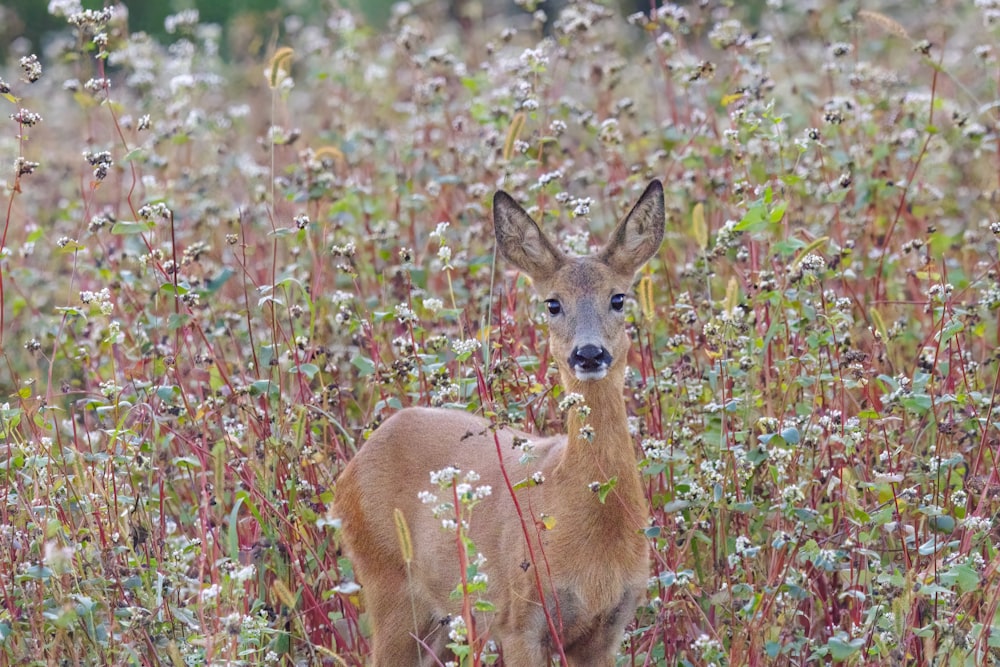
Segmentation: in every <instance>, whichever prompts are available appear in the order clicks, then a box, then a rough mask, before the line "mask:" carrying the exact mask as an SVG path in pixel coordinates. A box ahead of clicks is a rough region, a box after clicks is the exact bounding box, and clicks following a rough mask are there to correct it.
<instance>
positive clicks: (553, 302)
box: [545, 299, 562, 315]
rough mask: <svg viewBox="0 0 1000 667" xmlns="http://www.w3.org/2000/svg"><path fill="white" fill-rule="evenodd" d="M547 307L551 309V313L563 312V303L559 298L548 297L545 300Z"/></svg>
mask: <svg viewBox="0 0 1000 667" xmlns="http://www.w3.org/2000/svg"><path fill="white" fill-rule="evenodd" d="M545 307H546V308H548V309H549V315H558V314H559V313H561V312H562V304H561V303H559V299H548V300H547V301H546V302H545Z"/></svg>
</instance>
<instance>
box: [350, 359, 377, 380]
mask: <svg viewBox="0 0 1000 667" xmlns="http://www.w3.org/2000/svg"><path fill="white" fill-rule="evenodd" d="M351 365H352V366H354V367H355V368H357V369H358V375H360V376H361V377H368V376H369V375H372V374H373V373H375V362H374V361H372V360H371V359H369V358H368V357H363V356H361V355H360V354H356V355H354V358H353V359H351Z"/></svg>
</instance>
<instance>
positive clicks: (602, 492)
mask: <svg viewBox="0 0 1000 667" xmlns="http://www.w3.org/2000/svg"><path fill="white" fill-rule="evenodd" d="M616 486H618V478H617V477H612V478H611V479H609V480H608V481H606V482H602V483H601V485H600V486H598V487H597V499H598V500H599V501H600V503H601V504H602V505H603V504H604V501H605V500H607V498H608V494H609V493H611V489H613V488H615V487H616Z"/></svg>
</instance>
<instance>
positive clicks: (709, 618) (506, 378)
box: [0, 0, 1000, 666]
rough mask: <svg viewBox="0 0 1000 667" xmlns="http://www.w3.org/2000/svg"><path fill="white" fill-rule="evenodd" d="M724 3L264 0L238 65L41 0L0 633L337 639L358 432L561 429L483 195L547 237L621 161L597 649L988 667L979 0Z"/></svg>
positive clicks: (992, 545)
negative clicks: (627, 223) (616, 450)
mask: <svg viewBox="0 0 1000 667" xmlns="http://www.w3.org/2000/svg"><path fill="white" fill-rule="evenodd" d="M524 4H530V3H524ZM291 6H292V3H289V7H291ZM752 9H753V11H750V10H749V9H747V10H743V9H740V8H739V7H729V6H728V5H727V4H726V3H706V4H704V5H698V6H687V5H685V6H679V5H664V6H659V5H658V6H657V7H656V8H655V9H654V10H653V11H652V15H650V13H647V14H642V15H634V16H628V17H626V16H622V15H621V14H619V12H618V11H617V9H615V8H614V7H613V6H612V5H610V4H608V5H604V4H599V3H590V2H571V3H568V6H567V7H566V9H565V10H564V11H563V12H562V13H561V14H560V15H559V16H553V17H545V16H542V15H541V14H540V13H539V11H540V10H537V8H536V9H535V10H534V11H535V14H530V13H527V12H523V13H520V14H517V15H505V16H499V15H498V16H492V17H483V18H475V17H473V18H470V19H468V20H466V21H464V22H463V23H461V24H456V23H451V22H450V20H449V19H448V16H447V13H446V11H445V9H444V7H443V6H441V5H440V4H438V3H435V2H417V3H412V4H410V5H403V4H401V5H398V6H397V8H396V10H395V12H394V15H393V18H392V20H391V22H390V25H389V27H388V30H387V31H385V32H377V31H375V30H373V29H371V28H370V27H368V26H366V25H365V24H364V23H363V21H362V19H361V18H359V16H357V15H355V14H351V13H349V12H348V11H345V10H342V9H338V8H333V7H331V8H330V10H329V13H328V14H325V15H323V16H319V17H311V18H310V19H309V20H306V19H304V18H303V17H297V16H295V15H294V13H292V12H291V11H288V13H287V16H286V17H285V18H284V19H283V20H282V21H281V24H280V26H278V27H279V28H280V30H279V31H277V32H280V34H281V35H282V37H281V39H280V40H279V41H278V42H277V43H275V44H274V46H273V48H272V49H271V53H272V54H273V56H272V57H271V58H270V60H268V61H267V62H252V61H250V60H249V59H247V58H241V57H236V58H234V59H232V60H229V61H224V60H223V59H221V58H220V56H219V53H220V51H221V50H222V44H221V43H220V40H221V39H222V32H221V30H220V28H219V26H215V25H210V24H207V23H204V22H202V21H201V20H200V18H199V16H198V15H197V13H191V12H185V13H181V14H177V15H174V16H172V17H170V19H168V26H167V31H168V33H169V34H170V35H172V38H171V42H170V43H169V44H167V45H161V44H159V43H157V42H155V41H153V40H152V39H151V38H149V37H147V36H145V35H143V34H139V33H130V32H129V31H128V28H127V16H126V13H125V10H124V9H123V8H122V7H119V6H115V7H110V8H109V9H108V10H105V11H103V12H85V11H83V10H81V9H80V8H79V7H78V6H74V3H72V2H52V3H50V11H51V12H53V13H55V14H57V15H60V16H62V17H64V18H65V19H66V20H67V23H66V30H65V32H64V33H63V34H62V35H61V36H60V37H59V38H58V39H56V40H54V41H52V42H51V43H50V44H49V45H48V46H47V47H46V51H45V52H44V53H39V54H37V57H35V56H34V55H32V54H27V53H25V54H17V53H15V54H13V57H12V58H9V59H8V65H7V67H5V68H4V70H3V71H2V74H0V93H2V94H3V97H4V98H5V100H3V101H0V105H3V106H5V107H6V109H7V111H6V113H5V115H4V117H5V118H8V117H9V120H8V121H7V125H6V129H5V130H3V131H2V132H0V153H2V154H3V155H5V156H7V157H6V158H5V163H6V165H7V166H6V167H5V169H6V176H5V178H4V181H3V187H2V192H0V194H2V199H0V201H2V202H3V204H4V206H3V218H2V219H3V229H2V235H0V249H2V256H0V269H2V273H0V278H2V281H0V302H2V310H0V312H2V326H0V356H2V360H0V361H2V363H0V368H2V370H0V378H2V379H0V387H2V389H3V394H4V395H3V397H2V399H0V402H2V407H0V435H2V441H0V443H2V444H0V479H2V484H0V664H32V665H90V664H94V665H96V664H102V665H103V664H108V665H119V664H122V665H124V664H129V665H132V664H137V665H174V666H176V665H181V664H205V663H210V664H330V665H335V664H336V665H343V664H347V665H361V664H364V661H365V655H366V652H367V648H368V646H367V640H366V634H365V633H366V626H365V622H364V617H363V615H362V614H363V605H362V603H361V598H360V596H359V593H358V589H357V586H356V585H355V584H354V583H353V578H352V574H351V569H350V563H349V562H348V561H346V559H343V558H342V557H341V556H340V554H339V552H338V546H337V534H336V530H335V521H333V519H332V518H331V517H330V516H328V512H327V510H328V507H329V506H330V503H331V501H332V498H333V495H334V494H335V492H336V482H335V480H336V475H337V472H338V471H339V470H340V469H341V468H342V467H343V465H344V463H345V462H346V461H347V460H349V459H350V457H351V456H352V454H353V452H354V451H356V448H357V447H359V446H360V445H361V444H362V442H363V440H364V437H365V435H366V433H368V432H370V430H371V429H372V428H373V427H374V426H376V425H377V424H378V423H379V422H380V421H381V420H382V419H384V418H385V417H386V416H387V415H388V414H390V413H391V412H392V411H393V410H395V409H398V408H399V407H401V406H404V405H411V404H427V405H441V406H450V407H454V408H455V409H465V410H470V411H486V412H487V413H488V414H489V415H491V416H492V417H494V418H495V419H497V420H498V421H503V422H512V423H516V424H518V425H520V426H522V427H523V428H527V429H529V430H538V431H543V432H557V431H559V430H560V429H561V414H560V412H559V410H558V401H559V397H560V389H559V387H558V386H554V382H555V378H556V376H555V375H554V374H553V373H552V372H551V371H552V368H553V367H552V366H551V364H550V360H549V358H548V356H547V352H546V349H545V346H544V343H543V341H544V340H545V331H544V328H545V324H544V322H545V320H544V318H543V317H542V311H543V309H542V308H541V307H540V305H539V304H537V303H535V302H534V299H533V298H532V297H531V296H530V294H531V291H530V290H529V289H526V287H525V285H524V284H523V279H520V278H519V277H517V276H515V275H514V274H513V273H512V272H511V271H510V270H509V269H508V268H507V267H505V266H503V265H502V264H497V265H495V264H494V257H493V250H494V249H493V242H492V228H491V222H490V219H489V207H488V204H489V201H490V198H491V196H492V193H493V192H494V190H496V189H497V188H499V187H503V188H504V189H507V190H509V191H511V192H512V193H513V194H514V196H515V197H516V199H518V201H520V202H523V203H525V204H526V205H527V206H529V207H530V209H531V212H532V213H533V214H534V215H536V217H538V218H541V219H542V220H543V221H544V224H545V225H546V226H547V227H548V228H549V229H550V230H559V238H560V239H561V242H562V243H563V245H564V246H565V248H566V249H567V250H570V251H573V252H586V251H587V250H588V248H589V247H590V246H591V245H592V243H594V244H596V240H597V239H603V238H604V237H605V235H606V234H607V232H608V231H609V230H610V229H611V225H612V224H613V223H614V221H615V220H616V219H617V218H618V216H620V215H621V214H622V213H623V212H624V209H623V207H624V206H626V205H627V204H629V203H630V202H631V201H632V200H634V198H635V195H636V194H637V191H638V190H639V189H641V188H642V186H644V185H645V183H646V182H647V181H648V180H649V179H650V178H652V177H657V178H661V179H664V181H665V184H666V189H667V201H668V221H667V225H668V229H667V233H668V239H667V242H666V243H665V245H664V247H663V248H662V249H661V252H660V254H659V256H658V258H656V259H654V261H653V263H652V265H651V269H650V270H649V272H648V273H647V274H646V275H644V276H643V277H642V279H641V280H640V282H639V284H638V285H637V290H636V295H635V296H636V298H635V299H633V300H632V301H631V302H630V304H629V305H628V306H627V308H629V309H630V313H631V318H632V320H633V321H634V327H633V335H634V341H635V345H634V346H633V352H634V356H633V358H632V359H631V369H632V370H631V372H630V375H629V381H628V388H627V394H628V395H627V400H628V403H629V410H630V414H631V415H634V416H633V417H632V418H631V426H632V430H633V432H634V435H635V442H636V445H637V447H638V448H641V453H642V456H641V461H640V466H641V468H642V471H643V474H644V476H645V477H644V478H645V480H646V483H647V489H648V497H649V501H650V504H651V507H652V510H653V521H652V524H651V525H650V527H649V529H648V531H647V534H648V537H649V542H650V549H651V551H652V553H653V554H654V568H653V570H652V571H651V572H650V584H649V592H648V598H647V600H646V601H645V602H644V603H643V605H642V607H641V609H640V611H639V613H638V615H637V617H636V620H635V622H634V623H633V624H632V625H631V626H630V631H629V633H628V636H627V637H625V638H624V644H623V649H622V652H621V656H622V657H621V658H620V662H621V664H623V665H625V664H627V665H675V664H677V665H723V664H728V665H763V664H775V665H803V664H812V663H834V662H846V663H850V664H862V663H863V664H870V665H900V664H907V665H932V664H933V665H974V664H987V663H990V662H992V661H995V660H996V659H997V647H998V646H1000V635H998V631H1000V625H998V621H997V607H998V603H1000V595H998V587H997V581H998V576H1000V575H998V572H997V566H996V563H997V562H998V561H997V559H996V556H997V544H998V539H1000V536H998V533H997V529H996V527H995V526H994V519H995V515H996V512H997V509H998V500H997V499H998V496H1000V493H998V489H1000V476H998V471H997V468H996V466H997V462H996V456H997V455H996V452H997V447H998V442H1000V438H998V432H997V427H996V425H995V423H994V414H995V410H996V408H995V405H996V402H997V386H998V383H1000V373H998V355H997V349H998V347H1000V340H998V334H997V324H998V322H997V309H998V308H1000V267H998V265H997V249H998V246H997V240H996V239H997V235H998V234H1000V217H998V210H1000V150H998V141H1000V139H998V137H1000V133H998V129H1000V127H998V119H1000V67H998V64H997V57H998V55H1000V53H998V50H1000V6H998V5H997V4H996V3H995V2H992V1H991V0H976V2H951V3H945V4H940V3H923V2H921V3H917V4H914V3H892V2H887V3H884V4H881V5H873V6H866V9H865V10H864V11H855V10H854V9H852V8H849V7H847V6H844V5H842V4H841V3H836V2H825V1H824V0H820V1H819V2H815V3H812V4H810V5H809V6H808V7H806V6H804V5H800V4H798V3H786V4H783V3H781V2H780V0H779V1H776V2H768V3H767V4H766V5H759V4H758V5H753V6H752ZM546 21H548V30H549V31H550V32H549V35H550V36H545V33H544V32H543V31H544V30H545V29H546V28H545V27H544V26H545V25H546ZM22 56H23V57H22ZM428 488H430V482H429V481H428ZM494 492H497V491H496V490H495V491H494ZM415 502H416V499H415ZM428 511H430V510H428ZM485 567H486V571H487V572H488V564H487V565H486V566H485ZM464 574H465V573H464V572H462V568H460V567H459V560H458V556H457V555H456V565H455V583H456V585H457V584H458V583H459V582H460V581H461V580H462V577H463V575H464ZM469 659H471V658H469Z"/></svg>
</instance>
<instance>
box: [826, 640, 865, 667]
mask: <svg viewBox="0 0 1000 667" xmlns="http://www.w3.org/2000/svg"><path fill="white" fill-rule="evenodd" d="M864 645H865V638H864V637H857V638H855V639H852V640H850V641H844V639H842V638H841V637H833V638H831V639H830V641H829V642H828V643H827V646H828V647H829V648H830V657H831V658H833V659H834V660H837V661H841V662H842V661H844V660H847V659H848V658H850V657H851V656H852V655H854V654H855V653H857V652H858V651H860V650H861V647H862V646H864Z"/></svg>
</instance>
